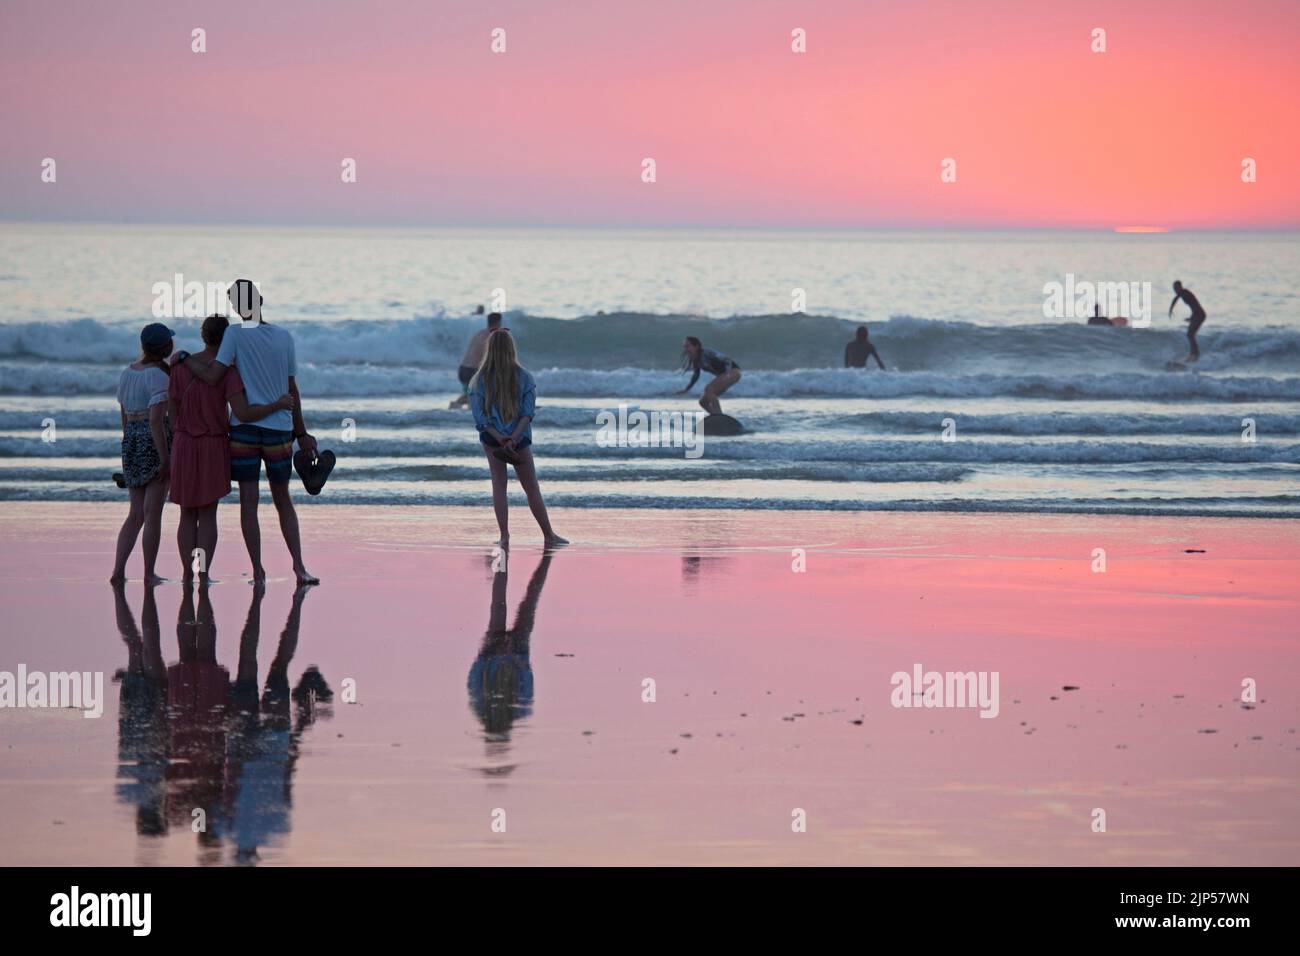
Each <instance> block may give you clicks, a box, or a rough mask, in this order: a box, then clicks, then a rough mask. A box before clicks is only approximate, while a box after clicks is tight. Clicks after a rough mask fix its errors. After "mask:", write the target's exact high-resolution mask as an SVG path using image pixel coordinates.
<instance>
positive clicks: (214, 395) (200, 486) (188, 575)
mask: <svg viewBox="0 0 1300 956" xmlns="http://www.w3.org/2000/svg"><path fill="white" fill-rule="evenodd" d="M229 325H230V321H229V320H228V319H227V318H226V317H225V316H224V315H210V316H208V317H207V318H206V319H204V321H203V329H202V331H201V335H202V336H203V344H204V349H203V351H202V352H196V353H194V357H195V358H197V359H198V360H199V361H201V362H211V361H213V360H214V359H215V358H216V357H217V349H218V348H220V347H221V340H222V339H223V338H224V337H225V335H226V330H227V328H228V327H229ZM231 334H232V335H238V334H239V331H238V330H235V331H234V332H233V333H231ZM167 402H168V410H169V413H170V414H171V420H172V423H173V424H172V427H173V429H174V437H173V439H172V467H171V472H172V474H171V500H172V501H174V502H175V503H176V504H178V505H180V506H181V523H180V527H178V528H177V529H176V544H177V546H178V547H179V548H180V552H181V566H182V567H183V568H184V569H185V581H186V582H187V583H189V582H191V581H193V580H194V575H195V574H197V575H198V576H199V580H200V582H204V583H206V582H207V580H208V570H209V569H210V568H211V567H212V556H213V553H214V552H215V551H216V550H217V502H219V501H220V500H221V499H222V498H223V497H224V496H226V495H228V494H230V414H229V413H228V412H227V411H226V405H227V404H229V405H230V409H231V410H232V411H234V413H235V414H236V415H237V416H238V417H239V420H240V421H241V422H250V421H257V420H258V419H262V418H265V417H266V416H267V415H270V414H271V413H272V412H274V411H277V410H279V409H281V408H292V407H293V399H292V398H291V397H290V396H289V395H287V394H286V395H281V396H280V398H279V400H277V401H275V402H273V403H272V404H270V405H249V404H248V399H247V398H246V397H245V396H244V383H243V381H242V380H241V379H240V377H239V370H238V369H233V368H232V369H230V371H228V372H227V373H226V375H225V377H223V378H222V380H221V382H220V384H218V385H208V384H207V383H206V382H202V381H200V380H199V379H197V378H195V377H194V375H193V374H192V373H191V372H190V370H189V369H187V368H186V367H185V363H184V362H177V363H176V364H175V365H174V366H173V367H172V374H171V382H170V384H169V385H168V390H167Z"/></svg>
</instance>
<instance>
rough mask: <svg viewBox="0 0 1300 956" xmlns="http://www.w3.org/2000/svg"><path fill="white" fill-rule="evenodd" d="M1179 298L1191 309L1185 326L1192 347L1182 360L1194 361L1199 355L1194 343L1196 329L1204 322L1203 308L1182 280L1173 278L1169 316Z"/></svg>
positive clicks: (1172, 312) (1199, 352) (1176, 363)
mask: <svg viewBox="0 0 1300 956" xmlns="http://www.w3.org/2000/svg"><path fill="white" fill-rule="evenodd" d="M1179 299H1182V300H1183V301H1184V302H1186V303H1187V307H1188V308H1189V309H1191V310H1192V314H1191V315H1190V316H1188V317H1187V321H1188V322H1189V323H1190V324H1189V325H1188V326H1187V341H1188V342H1190V343H1191V346H1192V349H1191V352H1190V353H1188V356H1187V358H1185V359H1184V360H1183V361H1184V362H1195V361H1196V360H1197V359H1199V358H1200V357H1201V350H1200V349H1199V348H1198V347H1197V345H1196V330H1197V329H1199V328H1200V327H1201V325H1202V324H1203V323H1204V322H1205V310H1204V309H1203V308H1201V303H1200V301H1199V300H1198V299H1197V298H1196V296H1194V295H1193V294H1192V290H1191V289H1184V288H1183V284H1182V282H1180V281H1177V280H1175V281H1174V301H1172V302H1170V303H1169V315H1170V316H1172V315H1173V314H1174V306H1176V305H1177V304H1178V300H1179ZM1174 364H1175V365H1178V364H1181V363H1178V362H1175V363H1174Z"/></svg>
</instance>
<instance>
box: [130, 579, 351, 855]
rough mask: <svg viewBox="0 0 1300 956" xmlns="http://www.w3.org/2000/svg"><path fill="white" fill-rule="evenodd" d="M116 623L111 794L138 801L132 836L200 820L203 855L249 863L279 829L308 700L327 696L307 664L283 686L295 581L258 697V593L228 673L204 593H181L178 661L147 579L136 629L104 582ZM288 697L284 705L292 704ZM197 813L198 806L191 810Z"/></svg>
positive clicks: (313, 703) (294, 631)
mask: <svg viewBox="0 0 1300 956" xmlns="http://www.w3.org/2000/svg"><path fill="white" fill-rule="evenodd" d="M113 590H114V596H115V598H116V607H117V625H118V630H119V631H120V632H121V635H122V638H123V640H124V641H125V642H126V645H127V666H126V668H125V670H123V671H119V672H118V674H117V679H118V680H120V681H121V685H122V688H121V694H120V709H119V716H118V739H119V747H118V749H119V769H118V779H119V783H118V787H117V793H118V799H119V800H121V801H123V802H124V803H130V804H134V805H135V806H136V831H137V832H138V833H139V834H140V835H141V836H161V835H163V834H165V833H167V831H168V829H169V828H170V827H172V826H175V827H178V828H191V827H193V826H194V825H195V822H196V821H197V820H202V823H203V826H202V828H201V829H199V831H198V834H199V835H198V840H199V843H200V845H201V846H202V847H204V848H205V853H206V855H208V856H209V857H211V860H210V861H211V862H220V853H221V848H222V846H223V845H225V844H230V845H231V846H233V849H234V862H237V863H250V862H256V860H257V849H258V847H259V846H263V845H265V844H267V843H270V842H273V841H274V840H275V839H276V838H278V837H280V836H282V835H283V834H285V833H287V832H288V831H289V829H290V821H289V808H290V804H291V798H292V781H293V773H294V768H295V764H296V762H297V759H298V752H299V743H300V740H301V738H302V735H303V733H304V732H305V731H306V729H307V728H308V727H310V726H311V725H312V723H314V722H315V720H316V718H317V716H328V710H325V711H320V712H318V702H320V703H326V702H328V701H329V700H330V699H331V698H332V696H333V694H332V692H331V691H330V689H329V686H328V685H327V684H326V683H325V680H324V678H323V677H321V675H320V672H319V671H318V670H317V669H316V668H315V667H309V668H308V669H307V670H306V671H305V672H304V673H303V675H302V677H301V678H300V679H299V681H298V685H297V687H296V688H294V690H293V691H292V692H291V691H290V690H289V678H288V668H289V663H290V661H291V660H292V659H293V655H294V651H295V650H296V648H297V646H298V631H299V626H300V621H301V617H302V605H303V601H304V599H305V597H306V594H307V591H308V590H309V589H308V588H299V589H298V590H297V591H296V592H295V593H294V597H293V604H292V606H291V608H290V611H289V616H288V619H287V620H286V621H285V626H284V631H283V632H282V633H281V635H280V642H279V645H278V646H277V648H276V654H275V658H274V659H273V660H272V662H271V665H270V668H269V670H268V672H267V676H266V686H265V689H264V691H263V692H262V695H261V698H260V700H259V697H258V679H257V646H258V641H259V637H260V634H261V606H262V597H263V595H264V594H265V590H264V589H263V588H260V587H258V588H254V589H253V600H252V604H251V605H250V606H249V609H248V617H247V619H246V620H245V623H244V631H243V634H242V635H241V638H240V643H239V664H238V668H237V671H236V676H235V679H234V681H233V682H232V681H231V679H230V672H229V671H228V670H227V669H226V668H225V667H223V666H222V665H221V664H219V663H218V662H217V657H216V646H217V632H216V624H215V622H214V620H213V614H212V604H211V602H210V601H209V599H208V589H207V588H206V587H200V588H199V589H198V605H197V607H196V606H195V603H194V599H193V595H192V594H191V592H190V590H189V589H188V588H187V589H186V590H185V595H184V597H183V599H182V601H181V606H180V611H179V613H178V615H177V621H176V640H177V645H178V650H179V660H178V661H177V662H176V663H175V664H172V665H171V666H170V667H168V666H165V665H164V663H163V655H162V649H161V646H160V639H159V624H158V605H157V602H156V600H155V592H154V587H153V586H152V585H148V584H146V585H145V592H144V604H143V607H142V612H141V617H142V622H143V630H141V629H139V628H137V627H136V623H135V618H134V616H133V615H132V613H131V608H130V606H129V605H128V603H127V600H126V590H125V587H124V586H122V585H120V584H119V585H117V586H116V587H114V589H113ZM291 701H292V704H293V705H294V706H292V707H291ZM195 811H202V813H201V814H196V813H195Z"/></svg>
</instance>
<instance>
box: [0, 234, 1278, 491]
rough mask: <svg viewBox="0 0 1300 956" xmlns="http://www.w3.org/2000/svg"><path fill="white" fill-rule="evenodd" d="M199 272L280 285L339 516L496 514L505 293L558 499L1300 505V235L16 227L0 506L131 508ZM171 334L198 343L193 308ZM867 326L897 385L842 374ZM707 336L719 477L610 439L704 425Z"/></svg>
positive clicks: (712, 470) (1, 344)
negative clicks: (702, 367) (1105, 317)
mask: <svg viewBox="0 0 1300 956" xmlns="http://www.w3.org/2000/svg"><path fill="white" fill-rule="evenodd" d="M178 273H179V274H180V275H181V276H182V277H183V281H187V282H190V281H193V282H200V283H212V284H213V287H214V288H217V289H219V288H221V287H223V286H224V285H225V284H227V283H228V282H229V281H230V280H232V279H234V278H236V277H239V276H248V277H251V278H253V279H255V280H257V281H258V282H259V284H260V285H261V288H262V291H263V295H264V297H265V299H266V305H265V315H266V317H267V319H268V320H269V321H273V322H282V323H284V324H285V325H286V326H287V327H288V328H290V329H291V330H292V331H293V333H294V336H295V339H296V341H297V348H298V357H299V365H300V369H299V384H300V387H301V390H302V394H303V400H304V407H305V411H306V415H307V421H308V425H309V427H310V428H311V430H312V431H313V433H315V434H316V435H317V437H318V438H319V439H320V442H321V445H322V446H323V447H328V448H332V449H333V450H334V451H335V452H336V454H337V455H338V456H339V465H338V468H337V470H336V471H335V473H334V477H333V478H332V479H331V481H330V484H329V486H328V488H327V489H326V492H325V494H324V495H323V496H322V499H321V500H328V501H333V502H336V503H337V502H364V503H371V504H374V503H394V504H402V503H412V504H431V503H449V504H482V503H483V502H484V501H485V495H486V469H485V464H484V461H483V457H482V454H481V452H480V451H479V448H478V444H477V442H476V439H475V433H474V431H473V428H472V425H471V422H470V419H469V416H468V414H467V413H465V412H460V411H452V410H449V409H448V408H447V402H448V400H449V399H450V398H451V397H452V396H453V395H455V394H457V393H458V391H459V386H458V385H457V383H456V378H455V367H456V364H457V360H458V359H459V357H460V354H461V352H462V350H463V348H464V343H465V341H466V340H467V339H468V337H469V335H470V334H471V333H472V332H473V330H474V329H476V328H478V327H479V325H480V323H481V321H482V320H481V318H478V317H474V316H472V315H470V313H471V312H472V310H473V307H474V306H475V305H476V304H480V303H481V304H484V305H489V306H490V305H491V303H492V300H493V296H494V295H497V296H498V297H503V298H504V306H505V308H504V311H505V312H506V324H507V325H509V326H510V327H511V329H512V330H513V332H514V333H515V335H516V337H517V338H518V341H519V345H520V350H521V357H522V360H523V362H524V364H525V365H527V366H528V367H529V368H530V369H532V370H533V372H534V373H535V375H536V377H537V382H538V388H539V395H540V400H539V411H538V417H537V420H536V423H535V425H534V440H535V444H536V454H537V457H538V462H539V470H540V473H541V475H542V478H543V482H544V490H545V492H546V494H547V497H548V500H549V501H550V502H551V503H552V504H554V505H560V506H571V507H584V506H585V507H613V508H620V507H673V508H692V507H695V508H700V507H711V508H718V507H721V508H745V509H754V508H816V509H843V510H873V509H880V510H945V509H946V510H961V511H978V510H996V511H1021V510H1023V511H1071V512H1135V513H1195V514H1211V515H1213V514H1225V515H1289V516H1294V515H1297V514H1300V296H1298V295H1297V293H1296V291H1295V289H1294V283H1295V280H1296V277H1297V275H1300V236H1296V235H1294V234H1266V235H1247V234H1197V235H1187V236H1184V235H1173V234H1171V235H1110V234H1043V233H1033V234H971V233H948V234H945V233H879V234H868V233H860V234H859V233H824V234H813V233H771V234H756V233H723V232H716V233H699V232H690V233H674V232H576V231H565V230H554V231H545V230H520V231H505V230H496V231H470V230H430V231H418V230H386V231H385V230H361V229H338V230H319V229H277V228H252V229H234V228H230V227H220V228H211V227H197V226H195V227H182V226H161V227H149V226H138V225H129V226H75V225H58V226H54V225H41V226H35V225H17V224H10V225H5V226H2V227H0V500H16V499H17V500H31V499H44V500H92V501H101V500H103V501H118V500H123V497H124V493H123V492H122V491H120V490H119V489H117V488H116V486H114V485H113V484H112V482H111V480H110V479H109V475H110V474H111V472H112V471H114V470H116V469H117V467H118V466H117V461H116V458H117V454H118V443H119V438H120V433H119V427H118V419H117V409H116V405H115V404H114V399H113V393H114V390H115V386H116V381H117V376H118V373H119V371H120V369H121V367H122V366H123V365H124V364H126V363H127V362H129V361H130V360H131V359H132V358H133V357H134V355H135V352H136V344H137V342H138V332H139V329H140V327H141V325H143V324H144V323H145V322H147V321H151V320H152V315H151V309H152V308H153V306H154V304H155V298H156V294H155V283H160V282H161V283H166V284H168V285H171V284H172V283H173V282H174V276H175V275H176V274H178ZM1067 275H1073V276H1074V277H1075V278H1076V280H1088V281H1095V282H1101V281H1104V282H1137V283H1139V284H1141V283H1150V288H1151V305H1152V320H1151V325H1150V327H1149V328H1127V329H1118V328H1095V327H1087V326H1086V325H1084V324H1083V323H1082V322H1081V321H1079V320H1075V319H1068V318H1067V319H1047V318H1045V317H1044V314H1043V305H1044V292H1043V287H1044V284H1045V283H1049V282H1065V281H1066V277H1067ZM1175 278H1179V279H1182V280H1183V282H1184V283H1185V284H1186V285H1187V286H1188V287H1189V288H1191V289H1193V290H1194V291H1195V292H1196V294H1197V295H1198V296H1199V297H1200V299H1201V302H1202V303H1203V304H1204V306H1205V308H1206V310H1207V311H1208V313H1209V319H1208V321H1207V322H1206V324H1205V326H1204V327H1203V328H1202V330H1201V334H1200V342H1201V349H1202V353H1203V358H1202V360H1201V361H1200V362H1199V363H1198V364H1197V366H1196V367H1195V369H1194V370H1193V371H1187V372H1171V371H1168V370H1167V369H1166V363H1167V362H1168V361H1169V360H1171V359H1176V358H1181V357H1182V356H1184V355H1185V354H1186V351H1187V344H1186V339H1185V337H1184V334H1183V333H1184V330H1185V328H1186V326H1185V324H1184V323H1183V322H1182V318H1183V317H1184V316H1185V314H1186V309H1185V307H1183V306H1181V305H1180V306H1179V307H1178V309H1177V310H1176V311H1175V315H1174V318H1172V319H1170V318H1166V309H1167V308H1168V305H1169V300H1170V297H1171V293H1170V291H1169V287H1170V284H1171V282H1172V281H1173V279H1175ZM796 289H798V290H802V293H803V295H804V298H805V299H806V305H805V309H806V312H805V313H795V312H792V311H791V310H792V295H793V290H796ZM221 304H222V305H224V303H221ZM166 321H168V323H169V324H171V325H172V327H173V328H175V329H176V330H177V332H178V344H180V345H182V346H184V347H188V348H191V349H193V348H196V347H198V333H197V329H198V324H199V320H198V318H197V317H188V318H187V317H179V318H168V319H166ZM863 321H865V322H867V323H869V324H870V326H871V329H872V340H873V341H874V342H875V343H876V345H877V347H878V349H879V350H880V353H881V355H882V357H883V358H884V360H885V363H886V364H887V366H888V370H887V371H885V372H880V371H879V370H877V369H875V368H874V367H873V368H872V369H871V370H868V371H866V372H863V371H862V370H858V369H844V368H842V367H840V366H841V364H842V355H843V346H844V343H845V342H846V341H847V340H848V339H849V338H850V337H851V335H852V332H853V329H854V327H855V325H856V324H857V323H859V322H863ZM688 334H693V335H698V336H699V337H700V338H701V339H703V340H704V343H705V344H706V345H707V346H710V347H712V348H715V349H717V350H720V351H722V352H724V353H726V354H728V355H730V356H731V357H732V358H734V359H735V360H736V361H737V362H738V363H739V364H740V366H741V367H742V369H743V377H742V379H741V381H740V383H739V384H738V385H736V386H735V387H734V388H732V389H731V391H730V392H728V393H727V395H726V396H724V398H723V406H724V410H725V411H726V412H727V413H729V414H731V415H734V416H735V417H737V418H739V419H740V420H741V421H742V422H744V424H745V425H746V428H747V433H746V434H745V435H743V436H739V437H734V438H708V439H706V440H705V441H704V444H703V452H702V454H700V456H699V457H698V458H695V457H690V456H688V455H687V449H685V448H682V447H609V446H607V445H604V444H602V443H601V442H599V441H598V430H599V425H598V421H599V416H600V415H601V413H602V412H605V411H617V410H618V409H619V407H620V406H625V407H626V408H627V409H628V410H629V411H636V410H641V411H645V412H654V411H658V412H682V413H684V414H687V415H689V414H690V413H691V412H693V411H695V410H697V406H696V405H695V403H694V397H698V395H699V393H700V390H701V387H702V385H703V381H702V382H701V383H700V384H698V385H697V386H696V388H695V393H694V397H691V398H682V397H678V396H675V395H674V394H673V392H674V390H676V389H678V388H681V387H682V386H684V385H685V382H686V380H687V379H686V376H684V375H683V374H682V373H681V372H679V371H678V368H677V365H678V349H679V345H680V342H681V339H682V337H683V336H684V335H688ZM704 381H707V377H706V378H705V379H704ZM50 420H52V422H53V425H52V427H49V426H48V425H47V422H49V421H50ZM348 423H351V424H350V425H349V424H348ZM50 439H54V440H50ZM303 498H304V499H305V498H306V496H303Z"/></svg>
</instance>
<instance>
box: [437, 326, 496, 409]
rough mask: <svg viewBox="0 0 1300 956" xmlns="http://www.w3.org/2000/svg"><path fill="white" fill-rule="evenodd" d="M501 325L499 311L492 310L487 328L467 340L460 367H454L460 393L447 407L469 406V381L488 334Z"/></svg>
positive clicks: (479, 358) (480, 357)
mask: <svg viewBox="0 0 1300 956" xmlns="http://www.w3.org/2000/svg"><path fill="white" fill-rule="evenodd" d="M474 314H475V315H482V314H483V306H481V305H480V306H479V307H478V311H477V312H475V313H474ZM500 327H501V313H500V312H493V313H491V314H489V315H488V317H487V328H483V329H479V330H478V331H477V332H475V333H474V334H473V335H472V336H471V337H470V340H469V345H467V346H466V347H465V354H464V355H463V356H461V359H460V367H459V368H458V369H456V377H457V378H458V379H460V387H461V394H460V395H459V397H457V398H454V399H452V402H451V405H449V406H448V407H449V408H468V407H469V383H470V379H472V378H473V377H474V373H475V372H477V371H478V367H479V366H480V365H482V364H483V353H484V351H486V350H487V340H488V336H489V335H491V334H492V333H493V332H494V331H496V330H497V329H498V328H500Z"/></svg>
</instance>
